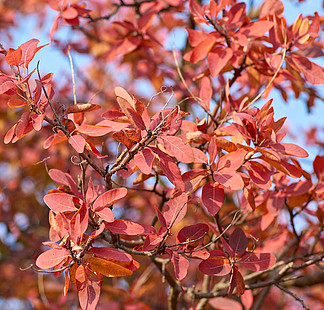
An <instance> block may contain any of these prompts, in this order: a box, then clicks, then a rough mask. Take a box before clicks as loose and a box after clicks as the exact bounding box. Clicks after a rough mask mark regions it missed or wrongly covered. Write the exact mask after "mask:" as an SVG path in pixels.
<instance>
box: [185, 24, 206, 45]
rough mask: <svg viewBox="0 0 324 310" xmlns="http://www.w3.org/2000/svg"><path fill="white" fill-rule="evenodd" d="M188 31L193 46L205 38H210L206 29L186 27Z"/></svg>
mask: <svg viewBox="0 0 324 310" xmlns="http://www.w3.org/2000/svg"><path fill="white" fill-rule="evenodd" d="M186 30H187V32H188V40H189V42H190V45H191V46H192V47H195V46H197V45H198V44H199V43H200V42H202V41H203V40H205V39H207V38H209V36H210V35H209V34H208V33H206V32H204V31H199V30H194V29H190V28H186Z"/></svg>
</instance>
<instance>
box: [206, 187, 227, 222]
mask: <svg viewBox="0 0 324 310" xmlns="http://www.w3.org/2000/svg"><path fill="white" fill-rule="evenodd" d="M201 199H202V202H203V204H204V206H205V207H206V208H207V210H208V212H209V214H210V215H213V216H214V215H215V214H216V213H217V212H218V211H219V210H220V208H221V207H222V205H223V202H224V189H223V187H222V186H220V185H217V184H215V183H212V182H208V183H206V184H205V185H204V187H203V189H202V194H201Z"/></svg>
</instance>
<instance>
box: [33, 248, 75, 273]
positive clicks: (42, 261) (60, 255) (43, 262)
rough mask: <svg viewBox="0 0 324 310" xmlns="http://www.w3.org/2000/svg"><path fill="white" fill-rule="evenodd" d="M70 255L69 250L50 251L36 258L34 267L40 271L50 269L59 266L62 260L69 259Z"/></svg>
mask: <svg viewBox="0 0 324 310" xmlns="http://www.w3.org/2000/svg"><path fill="white" fill-rule="evenodd" d="M70 255H71V254H70V252H69V250H67V249H64V248H60V249H50V250H48V251H46V252H44V253H42V254H41V255H39V256H38V258H37V260H36V265H37V267H39V268H42V269H50V268H53V267H55V266H56V265H58V264H60V263H61V262H62V261H63V260H64V259H66V258H67V257H69V256H70Z"/></svg>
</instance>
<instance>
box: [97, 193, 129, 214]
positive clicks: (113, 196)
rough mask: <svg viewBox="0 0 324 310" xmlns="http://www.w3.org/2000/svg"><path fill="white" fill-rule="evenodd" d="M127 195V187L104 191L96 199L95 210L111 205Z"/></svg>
mask: <svg viewBox="0 0 324 310" xmlns="http://www.w3.org/2000/svg"><path fill="white" fill-rule="evenodd" d="M126 195H127V189H126V188H124V187H120V188H114V189H111V190H109V191H108V192H105V193H103V194H102V195H100V196H99V197H98V198H97V199H96V201H95V202H94V204H93V210H94V211H95V212H97V210H99V209H102V208H105V207H106V208H107V207H110V206H111V205H113V204H114V203H115V202H116V201H118V200H120V199H122V198H124V197H125V196H126Z"/></svg>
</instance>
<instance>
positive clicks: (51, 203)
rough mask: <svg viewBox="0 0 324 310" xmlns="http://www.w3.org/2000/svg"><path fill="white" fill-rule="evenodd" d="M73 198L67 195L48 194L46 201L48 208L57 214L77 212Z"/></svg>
mask: <svg viewBox="0 0 324 310" xmlns="http://www.w3.org/2000/svg"><path fill="white" fill-rule="evenodd" d="M72 199H73V196H71V195H69V194H65V193H53V194H47V195H46V196H45V197H44V201H45V203H46V204H47V206H48V207H49V208H50V209H51V210H52V211H53V212H55V213H58V212H69V211H76V210H77V208H76V207H75V206H74V203H73V200H72Z"/></svg>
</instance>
